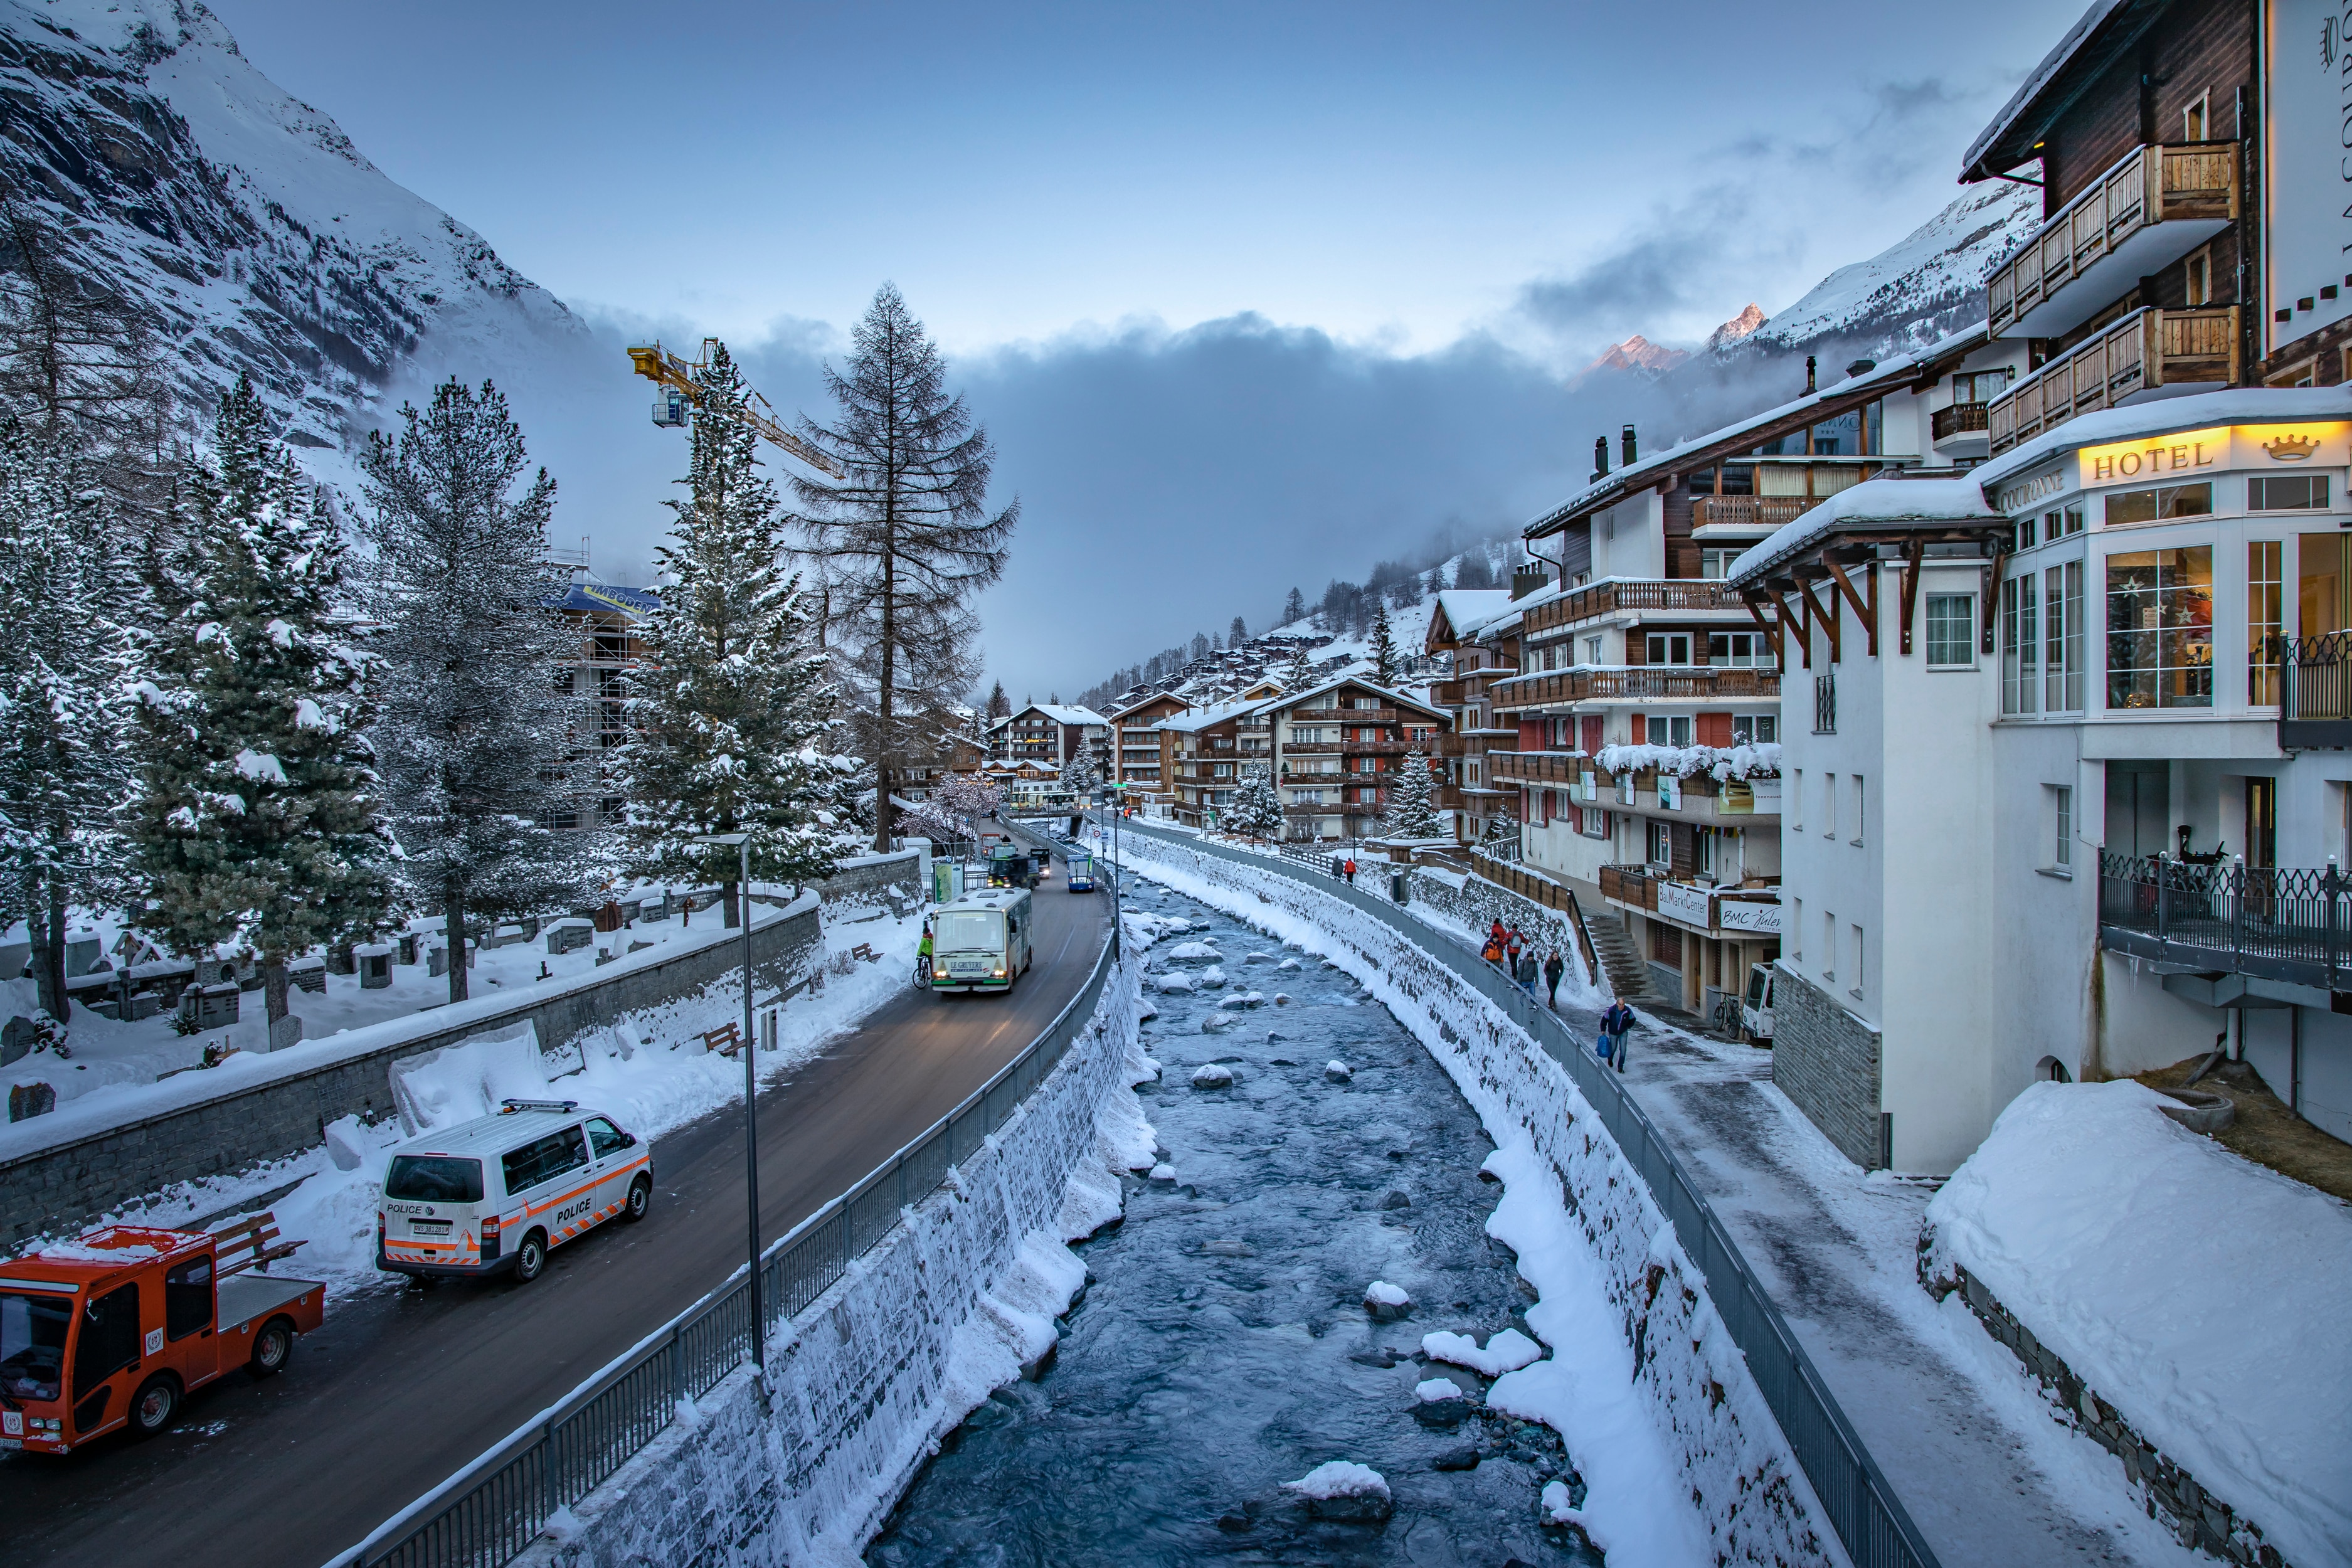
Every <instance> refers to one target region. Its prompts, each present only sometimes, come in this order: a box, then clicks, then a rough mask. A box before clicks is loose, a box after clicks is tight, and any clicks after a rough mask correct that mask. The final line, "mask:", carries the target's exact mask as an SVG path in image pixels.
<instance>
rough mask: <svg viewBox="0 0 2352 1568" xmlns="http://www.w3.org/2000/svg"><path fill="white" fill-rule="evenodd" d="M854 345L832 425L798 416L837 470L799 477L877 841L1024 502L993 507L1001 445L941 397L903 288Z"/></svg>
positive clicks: (946, 693)
mask: <svg viewBox="0 0 2352 1568" xmlns="http://www.w3.org/2000/svg"><path fill="white" fill-rule="evenodd" d="M851 341H852V343H853V345H854V346H853V349H852V352H851V353H850V356H849V363H848V364H847V366H846V374H835V372H834V371H833V369H832V368H831V367H830V366H828V367H826V370H825V383H826V385H827V386H828V387H829V388H830V389H831V390H832V393H833V396H834V401H835V404H836V405H838V408H839V414H838V416H836V418H835V423H834V424H832V425H830V426H827V425H820V424H818V423H817V422H816V421H814V420H812V419H805V418H804V419H803V420H802V421H801V431H802V434H803V436H804V437H806V438H807V439H808V440H809V441H810V442H811V443H812V444H813V445H814V446H815V447H819V448H820V449H822V450H823V451H824V452H826V453H828V454H830V455H831V456H832V458H834V460H835V463H836V464H837V465H838V466H839V467H840V468H841V470H842V472H843V473H844V474H845V476H846V477H845V478H844V479H840V480H838V481H834V480H828V479H805V478H796V479H793V490H794V492H795V493H796V494H797V495H798V496H799V498H800V500H801V503H802V504H803V506H805V507H806V508H808V515H806V516H804V517H803V518H800V519H799V520H797V521H798V522H799V524H800V527H801V528H802V530H803V532H804V533H805V534H806V535H807V538H808V542H809V544H810V547H811V550H812V552H814V554H815V555H817V556H818V557H819V558H820V559H821V560H822V561H823V563H824V567H825V570H826V572H827V574H828V575H829V577H830V578H831V580H832V582H833V584H834V587H833V594H832V616H833V627H832V639H833V642H834V645H835V647H838V648H841V649H842V650H844V651H845V654H846V664H847V668H845V669H844V670H842V671H839V672H838V673H837V678H840V679H846V680H847V681H848V682H849V684H850V686H851V689H852V691H853V693H854V697H855V703H854V706H855V708H856V712H855V715H854V724H855V727H856V730H857V731H859V738H860V742H861V744H860V748H859V749H860V750H861V751H862V752H864V753H865V754H866V756H868V757H870V758H872V759H873V761H874V763H875V767H876V769H877V775H876V776H877V779H878V781H879V783H880V786H881V787H880V791H879V794H878V796H877V802H876V806H875V813H874V816H875V827H874V834H875V837H874V846H875V847H876V848H877V849H881V848H887V847H888V845H889V839H890V791H891V789H892V788H893V787H894V786H895V778H896V774H897V773H898V770H899V769H901V768H903V767H904V766H906V764H907V759H908V753H909V752H912V751H915V750H917V749H918V742H919V737H922V736H926V735H929V734H932V733H936V732H937V731H939V730H940V729H942V728H944V727H946V717H945V716H946V714H947V710H949V709H950V708H951V707H952V706H953V705H954V703H955V700H956V698H957V697H958V695H960V694H961V693H963V692H966V691H969V690H971V685H972V681H973V679H975V677H976V676H977V674H978V671H977V669H976V668H974V654H973V639H974V637H975V636H976V634H977V632H978V629H979V628H978V622H977V620H976V618H975V616H974V614H973V611H972V608H971V598H972V595H975V594H977V593H978V592H980V590H981V589H982V588H985V587H987V586H988V585H989V584H992V583H993V582H995V581H996V580H997V579H998V578H999V577H1001V576H1003V573H1004V563H1005V559H1006V557H1007V554H1008V552H1007V550H1006V548H1005V545H1006V542H1007V541H1009V540H1010V539H1011V538H1012V536H1013V528H1014V526H1015V525H1016V524H1017V523H1018V522H1019V521H1020V517H1021V503H1020V502H1019V501H1017V500H1016V501H1014V502H1013V504H1011V505H1010V506H1008V507H1006V508H1005V509H1004V510H1003V511H1000V512H998V513H997V514H996V515H995V516H993V517H991V516H989V515H988V510H987V495H988V478H989V472H990V469H991V468H992V467H993V466H994V463H995V456H996V454H995V448H994V447H992V446H991V445H990V444H989V439H988V434H987V432H986V431H984V430H982V429H981V428H979V427H978V426H974V425H973V424H972V421H971V413H970V411H969V410H967V409H966V408H965V407H964V404H963V399H962V398H961V396H954V397H951V396H950V395H948V391H947V364H946V362H945V361H944V360H942V359H941V358H940V352H939V349H938V348H937V346H936V345H934V344H933V343H932V342H931V341H930V339H929V336H927V335H926V334H925V332H924V331H923V324H922V323H921V322H920V321H917V320H916V319H915V317H914V315H913V313H912V312H911V311H909V310H908V309H907V301H906V300H904V299H903V298H901V297H900V296H899V293H898V289H897V288H896V287H894V286H893V285H891V284H887V283H885V284H884V285H883V286H882V287H881V288H880V289H878V290H877V291H876V293H875V296H874V303H873V304H872V306H870V307H869V308H868V309H867V310H866V316H865V319H864V320H862V321H859V322H858V323H857V326H856V330H855V331H853V332H852V333H851Z"/></svg>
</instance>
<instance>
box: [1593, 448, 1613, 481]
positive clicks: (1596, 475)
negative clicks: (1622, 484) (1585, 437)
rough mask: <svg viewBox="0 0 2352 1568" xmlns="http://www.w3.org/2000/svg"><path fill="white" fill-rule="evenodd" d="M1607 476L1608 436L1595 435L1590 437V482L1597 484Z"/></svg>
mask: <svg viewBox="0 0 2352 1568" xmlns="http://www.w3.org/2000/svg"><path fill="white" fill-rule="evenodd" d="M1608 477H1609V437H1606V436H1595V437H1593V438H1592V482H1593V483H1594V484H1599V483H1600V482H1601V480H1603V479H1607V478H1608Z"/></svg>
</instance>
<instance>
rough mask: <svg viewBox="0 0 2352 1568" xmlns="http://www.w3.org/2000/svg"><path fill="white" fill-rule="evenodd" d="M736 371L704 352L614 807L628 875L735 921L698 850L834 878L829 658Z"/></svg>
mask: <svg viewBox="0 0 2352 1568" xmlns="http://www.w3.org/2000/svg"><path fill="white" fill-rule="evenodd" d="M743 397H744V389H743V377H742V374H741V373H740V371H738V370H737V369H736V368H735V362H734V359H733V358H732V356H730V354H729V353H728V352H727V348H726V345H725V344H723V343H721V344H719V345H717V346H716V347H715V348H714V349H713V351H712V353H711V359H710V371H709V375H708V376H707V377H705V379H704V382H703V399H702V404H701V405H700V407H699V408H698V409H697V410H696V412H695V416H694V447H693V458H692V467H691V468H690V469H689V471H688V475H687V478H686V479H685V481H684V482H685V484H686V485H687V487H688V499H687V500H673V501H670V502H668V503H667V504H668V506H669V507H670V509H671V510H672V511H674V512H675V513H676V514H677V523H676V525H675V526H674V527H673V528H672V530H671V533H670V542H668V543H667V544H665V545H663V546H661V547H660V548H659V550H657V551H656V557H657V558H658V561H659V563H660V564H661V566H662V567H663V569H664V570H665V571H666V572H667V574H668V581H667V586H665V587H664V588H663V589H662V590H661V604H660V606H659V607H658V608H656V609H655V610H653V611H652V612H650V613H649V614H648V615H647V616H646V618H645V620H644V622H643V623H642V626H641V630H640V633H639V636H640V637H641V638H642V640H643V641H644V643H645V645H646V652H645V657H644V658H643V659H642V660H641V661H640V662H639V664H638V665H637V667H636V668H635V669H632V670H630V671H629V672H628V674H627V675H626V677H625V689H627V691H628V692H629V694H630V695H629V697H628V700H627V702H626V705H625V711H626V712H627V714H628V717H629V721H630V723H631V725H632V727H633V730H634V733H633V735H632V738H631V739H630V741H629V742H628V743H627V744H625V745H623V746H621V747H619V748H618V752H619V763H620V767H621V773H622V775H623V780H624V787H625V794H626V795H627V798H628V812H627V816H626V818H625V822H624V825H623V826H622V830H621V837H622V842H623V845H624V847H625V855H626V858H627V861H628V864H629V867H630V868H631V869H632V870H633V871H634V872H635V874H636V875H638V876H641V877H645V878H647V879H656V880H663V881H669V880H682V881H708V882H719V883H721V884H723V885H724V886H725V887H726V889H727V891H728V898H727V909H728V913H727V923H728V924H730V925H732V924H734V923H735V922H736V921H738V920H739V919H740V904H739V902H738V900H737V899H736V897H735V890H736V885H737V883H736V879H737V877H738V875H739V868H738V855H739V852H738V851H737V850H736V849H735V848H734V847H732V846H729V845H713V844H703V843H698V842H697V840H698V839H699V838H702V837H707V836H709V835H712V834H721V833H749V834H750V835H751V875H752V876H753V878H755V879H759V880H762V881H774V882H803V881H809V880H813V879H816V878H820V877H824V876H826V875H829V874H830V873H831V871H832V870H833V867H834V861H835V851H836V847H837V843H838V835H837V833H836V831H835V828H836V826H837V824H838V818H837V816H836V814H835V810H834V805H835V790H836V788H837V785H838V784H839V777H838V770H837V769H836V768H835V766H834V764H833V763H832V761H831V759H830V757H829V756H827V755H826V754H825V751H824V748H823V747H822V746H821V744H820V742H822V741H824V739H825V738H826V737H827V736H828V734H829V732H830V731H832V730H833V728H834V717H833V710H834V700H835V698H834V691H833V688H832V686H831V684H830V682H829V681H828V680H827V679H826V673H827V658H826V656H825V655H824V653H823V652H820V651H819V650H818V649H817V648H816V647H815V646H814V630H813V621H814V615H813V612H812V609H811V607H810V606H809V605H806V604H804V603H803V599H802V596H801V592H800V579H799V577H797V576H793V575H788V574H786V572H785V570H784V567H783V564H782V562H783V554H784V537H783V524H782V518H781V517H780V516H779V514H778V510H777V498H776V487H775V486H774V485H773V484H772V483H770V482H769V481H768V480H767V479H765V478H763V477H762V476H761V473H760V471H759V457H758V453H757V451H756V450H755V448H754V447H753V445H752V443H753V442H754V441H756V440H757V439H758V437H756V436H755V435H754V434H753V432H752V430H751V427H750V426H747V425H744V424H741V423H740V422H739V421H738V420H737V419H736V418H735V417H734V415H735V412H736V411H737V410H738V409H740V407H741V406H742V404H743Z"/></svg>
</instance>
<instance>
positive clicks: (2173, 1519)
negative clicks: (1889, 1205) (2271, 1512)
mask: <svg viewBox="0 0 2352 1568" xmlns="http://www.w3.org/2000/svg"><path fill="white" fill-rule="evenodd" d="M1932 1252H1933V1247H1932V1245H1931V1243H1930V1241H1929V1239H1928V1237H1927V1236H1926V1235H1924V1234H1923V1235H1922V1236H1921V1237H1920V1238H1919V1283H1921V1284H1922V1285H1925V1286H1926V1287H1927V1289H1928V1291H1929V1293H1930V1294H1932V1295H1933V1296H1934V1297H1935V1298H1936V1299H1937V1300H1939V1301H1940V1300H1943V1299H1944V1298H1945V1297H1947V1296H1948V1295H1950V1294H1951V1293H1952V1292H1953V1291H1954V1290H1958V1292H1959V1293H1960V1299H1961V1300H1963V1301H1965V1302H1967V1303H1968V1308H1969V1311H1971V1312H1974V1313H1975V1314H1976V1316H1977V1321H1979V1322H1980V1323H1982V1324H1983V1325H1984V1326H1985V1331H1986V1332H1987V1333H1989V1334H1990V1335H1992V1337H1993V1338H1994V1339H1997V1340H1999V1341H2000V1342H2001V1343H2002V1344H2004V1345H2007V1346H2008V1347H2009V1349H2010V1352H2011V1354H2013V1355H2015V1356H2016V1357H2017V1359H2018V1360H2019V1361H2021V1362H2023V1363H2025V1369H2026V1370H2027V1371H2028V1372H2031V1373H2032V1374H2033V1375H2034V1376H2035V1377H2036V1378H2037V1379H2039V1380H2040V1381H2041V1384H2042V1390H2043V1392H2044V1393H2046V1394H2049V1396H2050V1399H2051V1402H2052V1403H2053V1405H2056V1406H2057V1407H2058V1408H2059V1410H2060V1411H2062V1412H2063V1415H2064V1417H2065V1419H2066V1421H2067V1422H2068V1423H2069V1424H2070V1425H2071V1426H2074V1427H2075V1428H2077V1429H2078V1430H2080V1431H2082V1432H2084V1433H2085V1434H2087V1435H2088V1436H2090V1438H2091V1439H2092V1441H2094V1442H2095V1443H2097V1444H2098V1445H2099V1446H2100V1447H2103V1448H2105V1449H2106V1451H2107V1452H2108V1453H2110V1454H2113V1455H2114V1456H2115V1457H2116V1458H2118V1459H2120V1460H2122V1461H2123V1467H2124V1479H2126V1480H2127V1481H2129V1482H2130V1483H2131V1484H2132V1485H2133V1486H2135V1487H2137V1488H2138V1489H2139V1493H2140V1500H2141V1501H2142V1502H2143V1503H2144V1504H2145V1505H2146V1506H2147V1510H2148V1517H2149V1518H2151V1519H2161V1520H2162V1521H2164V1522H2165V1524H2166V1525H2167V1526H2168V1528H2169V1529H2170V1530H2171V1531H2172V1535H2173V1539H2174V1540H2176V1541H2178V1542H2180V1544H2181V1545H2183V1546H2194V1547H2197V1548H2200V1550H2202V1551H2204V1552H2206V1553H2208V1554H2209V1555H2210V1556H2214V1557H2218V1558H2220V1559H2221V1561H2222V1562H2224V1563H2243V1564H2246V1565H2248V1568H2253V1565H2255V1564H2259V1565H2260V1568H2287V1562H2286V1559H2285V1558H2284V1557H2282V1556H2280V1555H2279V1552H2278V1548H2276V1547H2274V1546H2272V1545H2271V1544H2269V1543H2268V1542H2265V1541H2263V1532H2262V1531H2261V1530H2260V1529H2258V1528H2256V1526H2255V1525H2254V1523H2253V1521H2251V1520H2249V1519H2247V1518H2246V1517H2245V1516H2244V1515H2243V1514H2241V1513H2238V1512H2236V1511H2235V1510H2232V1509H2231V1507H2230V1505H2229V1504H2228V1503H2225V1502H2223V1501H2222V1500H2221V1499H2219V1498H2217V1497H2215V1496H2214V1495H2213V1494H2212V1493H2210V1492H2209V1491H2207V1490H2206V1489H2204V1488H2202V1487H2200V1486H2199V1485H2198V1484H2197V1478H2196V1477H2194V1476H2192V1475H2190V1474H2189V1472H2188V1471H2186V1470H2184V1469H2182V1468H2180V1467H2179V1466H2178V1465H2176V1464H2174V1463H2173V1462H2172V1461H2171V1460H2170V1459H2168V1458H2165V1457H2164V1455H2162V1454H2161V1453H2159V1452H2158V1451H2157V1447H2156V1445H2155V1444H2153V1443H2150V1442H2149V1441H2148V1440H2147V1438H2145V1437H2143V1436H2140V1435H2139V1434H2138V1433H2137V1432H2136V1431H2134V1430H2132V1427H2131V1424H2130V1423H2129V1422H2127V1421H2126V1420H2125V1419H2124V1418H2123V1416H2122V1415H2121V1414H2120V1413H2119V1412H2118V1411H2117V1410H2116V1407H2115V1406H2114V1405H2110V1404H2108V1403H2107V1402H2106V1401H2105V1400H2104V1399H2101V1398H2100V1397H2099V1396H2098V1394H2096V1393H2095V1392H2093V1390H2092V1389H2091V1387H2090V1385H2089V1384H2085V1383H2084V1381H2083V1380H2082V1379H2081V1378H2080V1377H2077V1376H2076V1375H2075V1374H2074V1369H2073V1368H2072V1367H2070V1366H2068V1365H2067V1364H2066V1363H2064V1362H2063V1361H2061V1360H2059V1359H2058V1354H2057V1352H2054V1351H2053V1350H2052V1349H2051V1348H2050V1347H2049V1346H2048V1345H2045V1344H2043V1343H2042V1342H2041V1341H2040V1340H2038V1339H2036V1338H2035V1337H2034V1334H2033V1331H2032V1329H2029V1328H2027V1327H2026V1326H2025V1324H2024V1323H2023V1322H2021V1321H2019V1320H2018V1318H2017V1316H2016V1314H2015V1313H2013V1312H2011V1310H2009V1309H2008V1308H2007V1307H2004V1306H2002V1305H2001V1304H2000V1301H1999V1300H1996V1299H1995V1298H1994V1296H1993V1293H1992V1292H1991V1291H1990V1290H1988V1289H1985V1285H1984V1281H1982V1280H1981V1279H1978V1278H1977V1277H1976V1276H1975V1275H1973V1274H1970V1273H1969V1271H1968V1270H1967V1269H1965V1268H1961V1267H1960V1266H1959V1265H1958V1264H1957V1263H1953V1264H1948V1268H1950V1269H1951V1275H1950V1277H1943V1276H1938V1275H1937V1274H1935V1273H1933V1272H1932V1268H1931V1264H1930V1261H1929V1259H1930V1258H1931V1256H1932Z"/></svg>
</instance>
